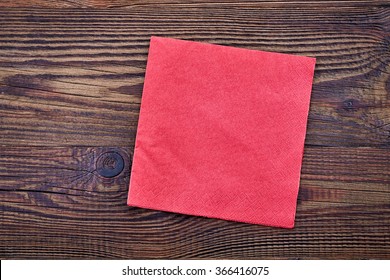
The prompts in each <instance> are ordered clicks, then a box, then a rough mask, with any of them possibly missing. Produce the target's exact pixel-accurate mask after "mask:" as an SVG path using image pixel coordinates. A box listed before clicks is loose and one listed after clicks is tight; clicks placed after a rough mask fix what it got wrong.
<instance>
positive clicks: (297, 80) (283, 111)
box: [128, 37, 315, 228]
mask: <svg viewBox="0 0 390 280" xmlns="http://www.w3.org/2000/svg"><path fill="white" fill-rule="evenodd" d="M314 65H315V59H314V58H309V57H303V56H295V55H287V54H280V53H271V52H263V51H256V50H247V49H240V48H233V47H226V46H219V45H212V44H204V43H197V42H191V41H183V40H176V39H168V38H161V37H152V38H151V42H150V49H149V56H148V63H147V68H146V77H145V84H144V91H143V94H142V103H141V111H140V117H139V123H138V131H137V137H136V143H135V150H134V158H133V165H132V171H131V178H130V189H129V195H128V205H130V206H138V207H143V208H149V209H156V210H163V211H169V212H177V213H183V214H189V215H199V216H205V217H210V218H220V219H226V220H232V221H239V222H246V223H254V224H262V225H268V226H277V227H286V228H292V227H294V218H295V211H296V201H297V194H298V188H299V178H300V170H301V164H302V155H303V146H304V140H305V134H306V123H307V117H308V110H309V102H310V91H311V87H312V80H313V73H314Z"/></svg>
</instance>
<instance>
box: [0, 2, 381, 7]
mask: <svg viewBox="0 0 390 280" xmlns="http://www.w3.org/2000/svg"><path fill="white" fill-rule="evenodd" d="M386 4H388V2H387V1H385V0H374V1H367V0H348V1H340V0H336V1H331V0H330V1H329V0H325V1H280V0H246V1H240V2H239V3H237V0H224V1H223V2H221V1H210V0H197V1H187V2H185V1H181V0H159V1H155V0H72V1H69V0H50V1H47V0H46V1H45V0H32V1H31V0H30V1H27V0H2V1H1V2H0V7H4V8H10V7H14V8H20V7H34V8H122V9H123V8H133V7H134V6H149V5H154V6H156V5H163V6H164V7H166V6H168V5H175V6H185V7H188V6H209V5H219V6H221V5H223V6H235V7H237V6H239V7H247V6H259V5H262V6H263V5H266V6H267V7H272V6H280V5H283V6H288V7H290V6H291V7H296V6H299V5H305V6H307V5H310V6H311V7H316V6H324V5H326V6H328V7H331V6H336V5H337V6H340V5H341V6H350V7H351V6H359V5H360V6H372V5H386Z"/></svg>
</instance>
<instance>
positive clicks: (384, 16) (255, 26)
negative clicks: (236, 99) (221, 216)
mask: <svg viewBox="0 0 390 280" xmlns="http://www.w3.org/2000/svg"><path fill="white" fill-rule="evenodd" d="M0 8H1V9H0V24H1V25H2V28H1V29H0V211H1V215H0V238H1V239H0V240H1V242H0V258H2V259H21V258H22V259H26V258H40V259H51V258H59V259H80V258H81V259H95V258H103V259H106V258H110V259H117V258H137V259H140V258H147V259H149V258H201V259H204V258H217V259H226V258H237V259H243V258H247V259H259V258H270V259H273V258H277V259H280V258H282V259H366V258H374V259H389V258H390V234H389V233H390V149H389V148H390V49H389V46H390V35H389V34H390V33H389V32H390V6H389V3H388V1H364V0H357V1H332V2H331V4H330V3H329V2H321V1H310V2H307V1H293V2H289V1H252V0H249V1H233V0H226V1H224V4H223V5H222V4H220V3H219V2H218V1H208V0H200V1H196V3H195V2H194V1H189V2H184V1H178V0H161V1H154V0H146V1H144V0H143V1H140V0H133V1H126V0H109V1H103V0H101V1H100V0H99V1H88V0H77V1H71V2H69V1H41V0H34V1H25V0H12V1H10V0H5V1H1V2H0ZM298 8H299V9H298ZM151 35H159V36H167V37H174V38H181V39H189V40H196V41H201V42H210V43H217V44H223V45H229V46H236V47H244V48H249V49H258V50H265V51H276V52H284V53H290V54H298V55H307V56H313V57H317V65H316V71H315V78H314V85H313V92H312V99H311V107H310V113H309V123H308V131H307V137H306V145H305V153H304V161H303V166H302V176H301V186H300V192H299V196H298V209H297V216H296V228H295V229H293V230H285V229H278V228H270V227H263V226H258V225H249V224H242V223H234V222H228V221H222V220H217V219H207V218H202V217H193V216H186V215H180V214H174V213H167V212H161V211H153V210H147V209H140V208H134V207H128V206H127V205H126V198H127V191H128V183H129V177H130V168H131V158H132V153H133V148H134V140H135V135H136V129H137V122H138V114H139V108H140V102H141V96H142V88H143V79H144V75H145V67H146V59H147V53H148V46H149V39H150V36H151ZM107 153H116V154H118V155H120V157H122V158H123V159H124V167H123V170H122V171H121V172H120V173H119V174H118V175H116V176H113V177H110V176H108V177H105V176H102V175H101V174H99V172H98V170H97V160H98V159H99V158H100V157H101V156H102V155H105V154H107ZM105 164H107V166H110V165H111V164H113V163H112V162H106V163H105ZM104 174H106V173H104Z"/></svg>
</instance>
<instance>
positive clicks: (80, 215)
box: [0, 146, 390, 259]
mask: <svg viewBox="0 0 390 280" xmlns="http://www.w3.org/2000/svg"><path fill="white" fill-rule="evenodd" d="M0 151H1V152H0V161H1V162H2V165H1V169H0V186H1V189H0V201H1V203H0V211H1V213H2V217H1V220H0V221H1V226H0V235H1V236H2V242H1V243H0V256H2V258H293V259H295V258H314V259H316V258H326V259H328V258H338V259H339V258H342V259H344V258H353V259H355V258H389V257H390V235H389V232H390V204H389V202H390V188H389V186H390V150H389V149H379V148H357V147H356V148H339V147H331V148H325V147H307V148H306V150H305V155H304V164H303V169H302V181H301V188H300V192H299V198H298V209H297V216H296V228H295V229H294V230H286V229H278V228H270V227H263V226H258V225H249V224H243V223H235V222H228V221H222V220H217V219H207V218H202V217H192V216H187V215H180V214H173V213H166V212H159V211H152V210H146V209H140V208H132V207H128V206H126V196H127V189H128V181H129V170H130V165H129V162H130V159H129V158H131V151H132V147H131V146H126V147H106V148H87V147H73V148H72V147H63V148H61V147H57V148H56V147H51V148H48V147H34V149H31V148H30V147H29V146H26V147H9V146H7V147H2V149H0ZM108 152H116V153H118V154H120V155H122V157H123V158H124V159H125V161H124V162H125V167H124V171H123V172H122V173H121V174H119V175H118V176H117V177H114V178H104V177H102V176H100V175H99V173H98V171H97V170H96V161H97V160H98V158H99V157H100V156H101V155H104V154H107V153H108ZM346 159H347V160H346Z"/></svg>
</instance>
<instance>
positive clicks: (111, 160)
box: [96, 152, 124, 178]
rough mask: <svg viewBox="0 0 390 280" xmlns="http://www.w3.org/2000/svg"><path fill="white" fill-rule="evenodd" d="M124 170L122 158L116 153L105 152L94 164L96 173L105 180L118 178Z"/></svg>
mask: <svg viewBox="0 0 390 280" xmlns="http://www.w3.org/2000/svg"><path fill="white" fill-rule="evenodd" d="M123 168H124V160H123V157H122V156H121V155H120V154H119V153H117V152H105V153H103V154H102V155H100V156H99V158H98V159H97V163H96V171H97V173H98V174H99V175H100V176H102V177H105V178H112V177H115V176H118V175H119V174H120V173H121V172H122V171H123Z"/></svg>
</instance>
